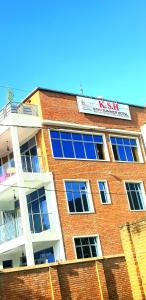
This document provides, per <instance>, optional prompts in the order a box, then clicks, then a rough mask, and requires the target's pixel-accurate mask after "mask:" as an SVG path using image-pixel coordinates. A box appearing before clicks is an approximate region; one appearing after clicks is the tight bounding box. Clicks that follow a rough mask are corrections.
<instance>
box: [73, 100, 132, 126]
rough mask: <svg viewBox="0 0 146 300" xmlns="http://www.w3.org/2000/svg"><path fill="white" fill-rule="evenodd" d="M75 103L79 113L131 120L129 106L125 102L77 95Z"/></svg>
mask: <svg viewBox="0 0 146 300" xmlns="http://www.w3.org/2000/svg"><path fill="white" fill-rule="evenodd" d="M77 104H78V109H79V112H81V113H85V114H92V115H100V116H105V117H111V118H118V119H125V120H131V115H130V110H129V106H128V105H126V104H120V103H117V102H113V101H106V100H102V99H97V98H96V99H95V98H94V99H92V98H86V97H79V96H78V97H77Z"/></svg>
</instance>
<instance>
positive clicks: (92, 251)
mask: <svg viewBox="0 0 146 300" xmlns="http://www.w3.org/2000/svg"><path fill="white" fill-rule="evenodd" d="M74 243H75V249H76V255H77V258H78V259H79V258H88V257H96V256H99V255H101V254H100V244H99V238H98V237H95V236H92V237H77V238H74Z"/></svg>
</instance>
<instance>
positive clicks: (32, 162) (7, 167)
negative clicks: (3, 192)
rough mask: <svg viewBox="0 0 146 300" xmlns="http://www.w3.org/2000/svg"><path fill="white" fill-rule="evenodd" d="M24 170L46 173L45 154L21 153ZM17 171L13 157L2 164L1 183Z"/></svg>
mask: <svg viewBox="0 0 146 300" xmlns="http://www.w3.org/2000/svg"><path fill="white" fill-rule="evenodd" d="M21 162H22V169H23V172H29V173H44V172H45V159H44V157H43V156H37V155H34V156H30V155H21ZM15 173H16V169H15V162H14V159H11V160H9V161H7V162H6V163H4V164H3V165H1V166H0V183H1V182H3V181H5V180H6V179H8V178H9V177H10V176H12V175H14V174H15Z"/></svg>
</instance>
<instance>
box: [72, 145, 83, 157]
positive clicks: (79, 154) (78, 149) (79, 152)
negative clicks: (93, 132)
mask: <svg viewBox="0 0 146 300" xmlns="http://www.w3.org/2000/svg"><path fill="white" fill-rule="evenodd" d="M74 149H75V156H76V158H85V150H84V145H83V142H74Z"/></svg>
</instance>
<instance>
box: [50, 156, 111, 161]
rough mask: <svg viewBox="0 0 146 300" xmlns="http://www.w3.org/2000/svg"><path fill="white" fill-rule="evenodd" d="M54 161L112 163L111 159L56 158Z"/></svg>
mask: <svg viewBox="0 0 146 300" xmlns="http://www.w3.org/2000/svg"><path fill="white" fill-rule="evenodd" d="M53 158H54V159H59V160H73V161H76V160H77V161H79V160H80V161H96V162H97V161H98V162H111V160H110V159H90V158H87V159H86V158H70V157H54V156H53Z"/></svg>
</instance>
